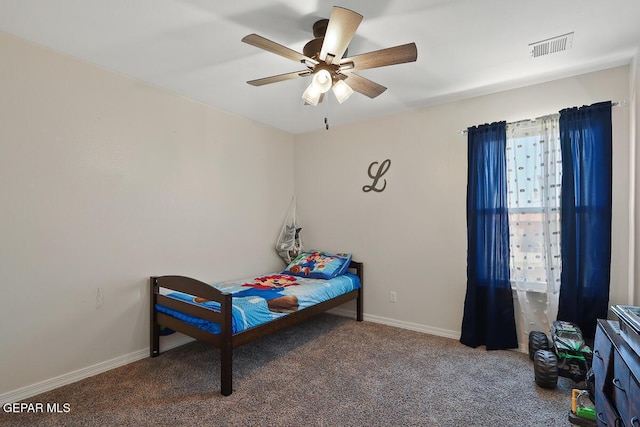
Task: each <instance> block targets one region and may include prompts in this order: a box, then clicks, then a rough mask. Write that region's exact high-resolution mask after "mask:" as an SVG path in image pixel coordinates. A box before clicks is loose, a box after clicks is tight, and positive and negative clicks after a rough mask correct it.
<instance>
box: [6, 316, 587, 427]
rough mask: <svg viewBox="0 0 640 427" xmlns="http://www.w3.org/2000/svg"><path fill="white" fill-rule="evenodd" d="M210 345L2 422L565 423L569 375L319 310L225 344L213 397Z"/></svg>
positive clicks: (115, 373) (193, 346) (54, 397)
mask: <svg viewBox="0 0 640 427" xmlns="http://www.w3.org/2000/svg"><path fill="white" fill-rule="evenodd" d="M219 362H220V358H219V353H218V351H217V350H216V349H214V348H212V347H210V346H208V345H206V344H202V343H199V342H192V343H189V344H186V345H183V346H180V347H178V348H175V349H173V350H170V351H167V352H165V353H163V354H162V355H160V356H159V357H156V358H153V359H151V358H148V359H144V360H140V361H138V362H135V363H131V364H129V365H126V366H123V367H120V368H117V369H113V370H111V371H108V372H105V373H102V374H99V375H96V376H94V377H91V378H87V379H85V380H82V381H78V382H76V383H73V384H70V385H67V386H64V387H60V388H58V389H56V390H52V391H50V392H47V393H43V394H41V395H38V396H35V397H33V398H30V399H27V400H25V402H26V403H45V404H46V403H59V404H60V407H61V408H64V407H63V406H62V405H63V404H65V403H66V404H68V406H67V408H68V409H69V411H68V412H66V413H64V412H63V413H22V414H12V413H6V412H4V411H2V412H0V426H147V425H156V426H570V425H571V424H570V423H569V422H568V419H567V416H568V411H569V408H570V400H571V399H570V398H571V389H572V388H573V387H574V386H575V384H574V383H573V382H572V381H570V380H568V379H565V378H560V379H559V381H558V388H556V389H553V390H546V389H542V388H540V387H538V386H536V384H535V382H534V376H533V364H532V362H531V361H530V360H529V358H528V356H527V355H526V354H523V353H519V352H516V351H486V350H485V349H484V348H476V349H473V348H469V347H466V346H464V345H462V344H460V342H458V341H457V340H453V339H448V338H442V337H436V336H432V335H428V334H424V333H420V332H413V331H408V330H404V329H398V328H394V327H390V326H385V325H381V324H377V323H371V322H356V321H354V320H353V319H347V318H344V317H339V316H334V315H330V314H323V315H320V316H318V317H315V318H313V319H311V320H308V321H306V322H303V323H301V324H298V325H296V326H294V327H291V328H288V329H286V330H283V331H280V332H278V333H276V334H274V335H271V336H268V337H265V338H262V339H260V340H258V341H255V342H253V343H250V344H248V345H246V346H243V347H241V348H238V349H236V350H235V352H234V392H233V394H232V395H231V396H228V397H223V396H222V395H220V369H219Z"/></svg>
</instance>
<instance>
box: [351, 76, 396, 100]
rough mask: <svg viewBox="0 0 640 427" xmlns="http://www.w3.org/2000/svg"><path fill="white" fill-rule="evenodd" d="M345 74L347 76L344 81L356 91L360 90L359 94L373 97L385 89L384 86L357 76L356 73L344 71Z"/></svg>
mask: <svg viewBox="0 0 640 427" xmlns="http://www.w3.org/2000/svg"><path fill="white" fill-rule="evenodd" d="M345 76H347V78H346V80H345V83H347V84H348V85H349V86H351V89H353V90H355V91H356V92H360V93H361V94H363V95H366V96H368V97H369V98H375V97H376V96H378V95H380V94H381V93H382V92H384V91H385V90H387V88H386V87H384V86H382V85H380V84H378V83H376V82H374V81H371V80H369V79H366V78H364V77H362V76H359V75H358V74H354V73H345Z"/></svg>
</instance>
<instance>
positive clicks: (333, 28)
mask: <svg viewBox="0 0 640 427" xmlns="http://www.w3.org/2000/svg"><path fill="white" fill-rule="evenodd" d="M361 21H362V15H360V14H359V13H356V12H354V11H352V10H349V9H344V8H342V7H337V6H334V7H333V9H332V10H331V16H330V17H329V24H328V25H327V31H326V33H325V35H324V42H322V48H321V49H320V59H321V60H323V61H325V62H326V63H327V64H338V63H339V62H340V59H342V55H344V52H345V51H346V50H347V46H349V43H350V42H351V39H352V38H353V35H354V34H355V33H356V30H357V29H358V26H359V25H360V22H361Z"/></svg>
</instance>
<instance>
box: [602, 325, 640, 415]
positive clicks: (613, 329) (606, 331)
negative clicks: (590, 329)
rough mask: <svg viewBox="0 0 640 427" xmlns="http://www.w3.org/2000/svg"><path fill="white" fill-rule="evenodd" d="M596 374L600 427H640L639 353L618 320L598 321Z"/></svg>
mask: <svg viewBox="0 0 640 427" xmlns="http://www.w3.org/2000/svg"><path fill="white" fill-rule="evenodd" d="M593 373H594V376H595V407H596V420H597V423H598V426H610V427H617V426H625V427H631V426H633V427H640V356H639V355H638V352H637V351H635V350H634V349H633V348H632V346H631V345H630V344H629V342H628V341H627V340H626V339H625V337H624V336H623V334H622V333H621V331H620V323H619V322H617V321H611V320H598V326H597V329H596V337H595V341H594V349H593Z"/></svg>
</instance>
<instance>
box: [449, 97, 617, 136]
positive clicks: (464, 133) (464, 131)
mask: <svg viewBox="0 0 640 427" xmlns="http://www.w3.org/2000/svg"><path fill="white" fill-rule="evenodd" d="M626 103H627V101H626V100H624V101H612V102H611V106H612V107H617V106H619V105H625V104H626ZM554 114H555V113H554ZM542 117H545V116H542ZM542 117H536V118H535V119H531V121H533V120H538V119H540V118H542ZM525 120H526V119H525ZM467 132H468V131H467V130H466V129H465V130H459V131H458V135H466V134H467Z"/></svg>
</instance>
